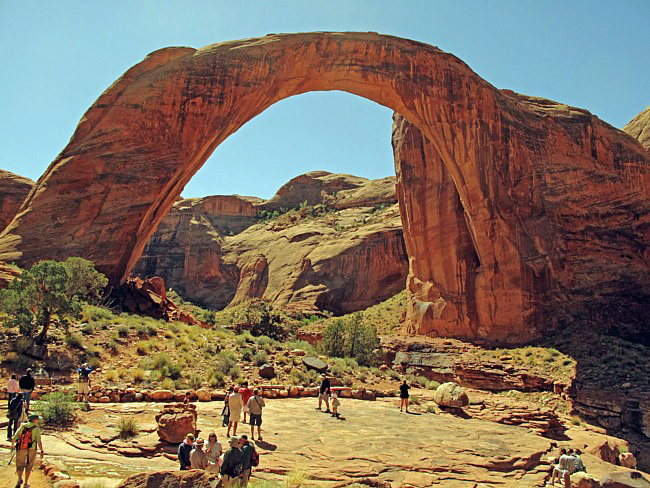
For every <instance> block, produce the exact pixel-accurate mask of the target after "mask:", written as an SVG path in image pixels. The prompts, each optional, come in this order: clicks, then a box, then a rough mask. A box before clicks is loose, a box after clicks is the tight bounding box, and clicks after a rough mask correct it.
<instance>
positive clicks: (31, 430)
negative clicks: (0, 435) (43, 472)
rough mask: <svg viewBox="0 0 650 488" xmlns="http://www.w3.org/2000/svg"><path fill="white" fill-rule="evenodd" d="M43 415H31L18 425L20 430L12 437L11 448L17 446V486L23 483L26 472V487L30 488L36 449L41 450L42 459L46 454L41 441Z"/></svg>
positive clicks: (17, 487)
mask: <svg viewBox="0 0 650 488" xmlns="http://www.w3.org/2000/svg"><path fill="white" fill-rule="evenodd" d="M40 420H41V417H39V416H38V415H36V414H32V415H30V416H29V421H28V422H25V423H24V424H22V425H21V426H20V427H18V430H17V431H16V433H15V434H14V435H13V437H12V438H11V449H12V450H13V449H14V445H15V446H16V474H17V475H18V482H17V483H16V488H19V487H20V485H22V483H23V472H24V473H25V488H29V477H30V475H31V474H32V468H33V467H34V462H35V461H36V450H37V448H39V449H40V450H41V459H43V456H44V455H45V451H44V450H43V443H42V442H41V429H40V428H39V426H38V425H39V423H40Z"/></svg>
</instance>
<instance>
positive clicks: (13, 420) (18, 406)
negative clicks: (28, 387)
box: [7, 393, 23, 441]
mask: <svg viewBox="0 0 650 488" xmlns="http://www.w3.org/2000/svg"><path fill="white" fill-rule="evenodd" d="M22 415H23V394H22V393H17V394H16V396H15V397H14V398H12V399H11V402H10V403H9V412H7V418H8V419H9V423H8V425H7V440H8V441H11V436H12V435H13V434H14V433H15V432H16V431H17V430H18V424H19V423H20V417H21V416H22Z"/></svg>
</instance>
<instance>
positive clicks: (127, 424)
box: [117, 417, 140, 439]
mask: <svg viewBox="0 0 650 488" xmlns="http://www.w3.org/2000/svg"><path fill="white" fill-rule="evenodd" d="M139 432H140V428H139V426H138V423H137V422H136V420H135V419H134V418H133V417H129V418H121V419H120V420H119V421H118V422H117V433H118V436H119V437H120V439H130V438H131V437H135V436H136V435H138V433H139Z"/></svg>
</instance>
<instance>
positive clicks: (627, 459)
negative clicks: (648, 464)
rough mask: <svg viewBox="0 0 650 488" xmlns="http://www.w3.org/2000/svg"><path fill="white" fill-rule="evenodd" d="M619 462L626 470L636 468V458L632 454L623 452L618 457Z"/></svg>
mask: <svg viewBox="0 0 650 488" xmlns="http://www.w3.org/2000/svg"><path fill="white" fill-rule="evenodd" d="M618 462H619V463H620V464H621V466H624V467H626V468H632V469H634V468H636V458H635V457H634V454H632V453H631V452H622V453H621V454H619V455H618Z"/></svg>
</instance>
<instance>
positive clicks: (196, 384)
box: [188, 374, 203, 390]
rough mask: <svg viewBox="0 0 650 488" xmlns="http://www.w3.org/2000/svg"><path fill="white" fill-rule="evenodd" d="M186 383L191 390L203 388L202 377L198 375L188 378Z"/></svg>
mask: <svg viewBox="0 0 650 488" xmlns="http://www.w3.org/2000/svg"><path fill="white" fill-rule="evenodd" d="M188 383H189V385H190V388H192V389H193V390H198V389H199V388H201V387H202V386H203V377H202V376H201V375H199V374H193V375H191V376H190V377H189V379H188Z"/></svg>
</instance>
